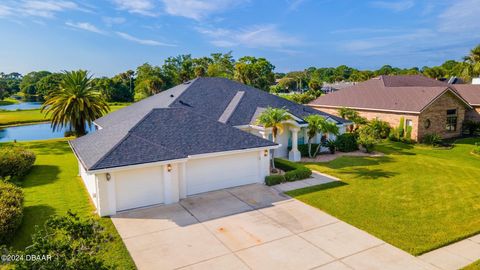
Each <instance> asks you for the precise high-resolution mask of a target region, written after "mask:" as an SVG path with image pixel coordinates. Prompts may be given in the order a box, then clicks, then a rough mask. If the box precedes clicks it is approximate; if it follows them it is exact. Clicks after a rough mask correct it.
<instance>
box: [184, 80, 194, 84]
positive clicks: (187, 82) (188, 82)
mask: <svg viewBox="0 0 480 270" xmlns="http://www.w3.org/2000/svg"><path fill="white" fill-rule="evenodd" d="M191 82H192V81H186V82H184V83H183V84H190V83H191Z"/></svg>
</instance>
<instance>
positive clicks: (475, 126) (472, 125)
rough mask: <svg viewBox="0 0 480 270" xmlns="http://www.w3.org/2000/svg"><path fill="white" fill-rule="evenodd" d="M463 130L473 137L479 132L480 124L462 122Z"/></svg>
mask: <svg viewBox="0 0 480 270" xmlns="http://www.w3.org/2000/svg"><path fill="white" fill-rule="evenodd" d="M463 130H468V134H469V135H474V134H475V132H477V131H478V130H480V122H476V121H473V120H466V121H465V122H463Z"/></svg>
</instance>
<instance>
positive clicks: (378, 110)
mask: <svg viewBox="0 0 480 270" xmlns="http://www.w3.org/2000/svg"><path fill="white" fill-rule="evenodd" d="M308 105H309V106H311V107H317V108H322V107H324V108H331V109H341V108H349V109H354V110H365V111H377V112H396V113H408V114H420V112H413V111H398V110H386V109H372V108H361V107H349V106H330V105H317V104H308Z"/></svg>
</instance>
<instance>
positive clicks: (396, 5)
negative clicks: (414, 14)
mask: <svg viewBox="0 0 480 270" xmlns="http://www.w3.org/2000/svg"><path fill="white" fill-rule="evenodd" d="M370 5H371V6H372V7H376V8H382V9H388V10H391V11H395V12H400V11H405V10H407V9H410V8H412V7H413V6H414V5H415V2H414V1H413V0H401V1H373V2H370Z"/></svg>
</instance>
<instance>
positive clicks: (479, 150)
mask: <svg viewBox="0 0 480 270" xmlns="http://www.w3.org/2000/svg"><path fill="white" fill-rule="evenodd" d="M472 153H473V154H475V155H477V156H480V144H478V143H475V148H473V150H472Z"/></svg>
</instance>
